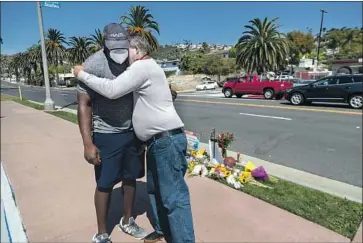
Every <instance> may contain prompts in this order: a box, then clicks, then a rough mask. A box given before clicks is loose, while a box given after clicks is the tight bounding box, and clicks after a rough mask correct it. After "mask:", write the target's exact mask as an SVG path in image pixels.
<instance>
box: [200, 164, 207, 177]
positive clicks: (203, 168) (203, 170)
mask: <svg viewBox="0 0 363 243" xmlns="http://www.w3.org/2000/svg"><path fill="white" fill-rule="evenodd" d="M206 175H208V169H207V167H206V166H205V165H203V166H202V173H201V176H202V177H205V176H206Z"/></svg>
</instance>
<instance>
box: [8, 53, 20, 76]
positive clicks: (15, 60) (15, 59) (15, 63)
mask: <svg viewBox="0 0 363 243" xmlns="http://www.w3.org/2000/svg"><path fill="white" fill-rule="evenodd" d="M20 60H21V59H20V53H17V54H15V55H13V56H12V58H11V60H10V63H9V74H14V73H15V77H16V81H17V82H18V81H19V69H20V67H21V63H20Z"/></svg>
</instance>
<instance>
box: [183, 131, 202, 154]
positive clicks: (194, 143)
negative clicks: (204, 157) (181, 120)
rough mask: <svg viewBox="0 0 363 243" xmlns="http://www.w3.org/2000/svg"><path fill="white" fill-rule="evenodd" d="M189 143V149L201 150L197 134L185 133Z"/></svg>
mask: <svg viewBox="0 0 363 243" xmlns="http://www.w3.org/2000/svg"><path fill="white" fill-rule="evenodd" d="M184 133H185V135H186V137H187V141H188V149H192V150H198V149H199V139H198V136H197V134H196V133H195V132H191V131H188V130H185V131H184Z"/></svg>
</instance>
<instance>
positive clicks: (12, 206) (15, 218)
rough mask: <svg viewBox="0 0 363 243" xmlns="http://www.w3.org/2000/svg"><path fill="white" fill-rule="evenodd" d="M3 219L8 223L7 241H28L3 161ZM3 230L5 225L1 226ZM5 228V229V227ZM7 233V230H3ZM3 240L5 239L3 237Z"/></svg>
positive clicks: (19, 242)
mask: <svg viewBox="0 0 363 243" xmlns="http://www.w3.org/2000/svg"><path fill="white" fill-rule="evenodd" d="M1 206H2V209H3V210H2V212H1V221H2V223H5V225H6V231H7V238H8V239H6V240H5V242H9V243H12V242H16V243H28V242H29V241H28V237H27V235H26V231H25V228H24V225H23V222H22V218H21V215H20V212H19V208H18V206H17V204H16V200H15V193H14V190H13V188H12V186H11V184H10V181H9V178H8V176H7V175H6V173H5V170H4V167H3V164H2V163H1ZM1 229H2V231H3V227H2V228H1ZM4 230H5V229H4ZM3 233H5V232H3ZM2 240H3V239H2Z"/></svg>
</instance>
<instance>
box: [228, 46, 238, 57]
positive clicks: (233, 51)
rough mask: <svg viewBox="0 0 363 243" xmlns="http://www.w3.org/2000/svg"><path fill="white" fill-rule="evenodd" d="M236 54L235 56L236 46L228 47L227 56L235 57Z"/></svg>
mask: <svg viewBox="0 0 363 243" xmlns="http://www.w3.org/2000/svg"><path fill="white" fill-rule="evenodd" d="M236 56H237V50H236V47H232V48H231V49H229V51H228V57H230V58H236Z"/></svg>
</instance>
